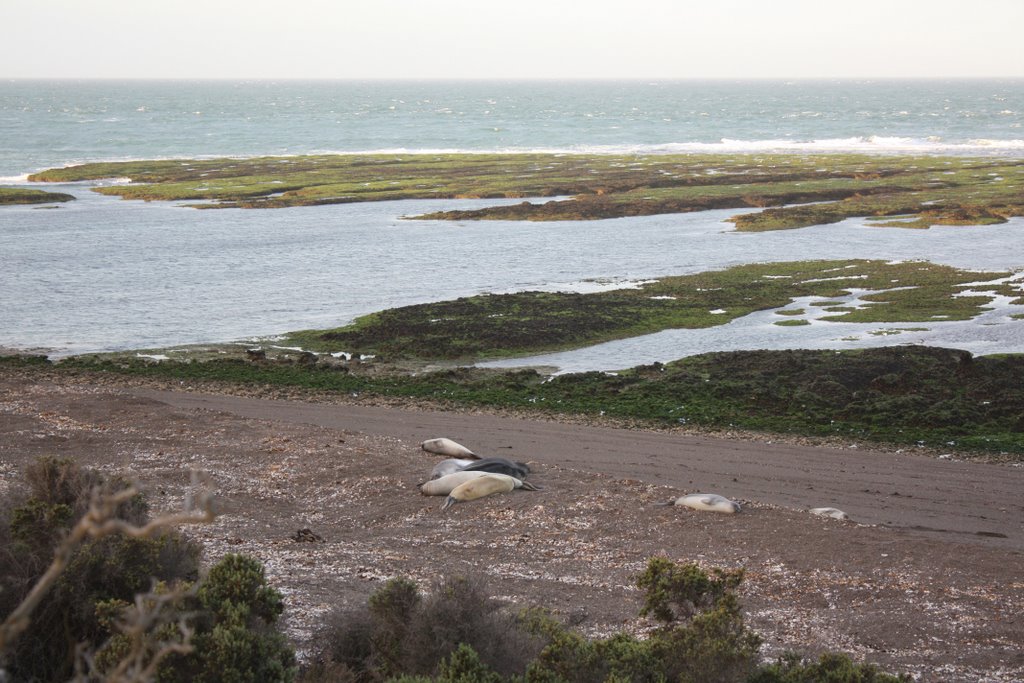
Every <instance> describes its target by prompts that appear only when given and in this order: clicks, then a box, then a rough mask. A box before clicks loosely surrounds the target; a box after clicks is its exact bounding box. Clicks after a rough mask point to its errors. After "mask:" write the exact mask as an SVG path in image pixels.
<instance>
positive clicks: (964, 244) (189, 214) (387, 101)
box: [0, 80, 1024, 369]
mask: <svg viewBox="0 0 1024 683" xmlns="http://www.w3.org/2000/svg"><path fill="white" fill-rule="evenodd" d="M1022 125H1024V81H1019V80H1018V81H939V80H936V81H919V82H915V81H875V82H867V81H865V82H854V81H849V82H815V81H797V82H768V81H752V82H733V81H729V82H726V81H721V82H719V81H699V82H555V81H545V82H400V81H391V82H301V81H286V82H279V83H273V82H228V81H207V82H174V81H159V82H146V81H134V82H106V81H92V82H90V81H84V82H59V81H13V82H0V184H3V185H22V184H25V183H26V182H27V181H26V176H27V174H29V173H31V172H34V171H38V170H41V169H44V168H50V167H55V166H63V165H68V164H72V163H80V162H86V161H100V160H123V159H152V158H191V157H212V156H224V155H229V156H258V155H267V154H305V153H324V152H355V151H402V152H403V153H406V152H407V153H416V152H428V151H436V150H446V151H497V152H502V151H534V150H543V151H562V152H643V153H664V152H768V151H772V152H775V151H779V152H786V153H800V154H806V153H815V152H829V151H854V152H868V153H871V152H878V153H894V154H957V155H995V156H1008V157H1022V156H1024V128H1022ZM51 187H52V186H51ZM52 189H55V190H58V189H59V190H61V191H68V192H70V193H72V194H74V195H76V196H77V197H78V198H79V200H78V201H76V202H72V203H69V204H67V205H64V206H61V207H60V208H52V209H43V208H35V207H30V208H27V207H0V346H6V347H14V348H44V349H48V350H50V351H51V352H52V353H54V354H55V355H61V354H66V353H78V352H86V351H101V350H115V349H132V348H144V347H156V346H167V345H175V344H184V343H192V342H214V341H226V340H231V339H240V338H252V337H258V336H263V335H271V334H275V333H280V332H284V331H288V330H293V329H304V328H315V327H327V326H334V325H340V324H344V323H346V322H348V321H350V320H351V319H352V318H353V317H355V316H357V315H361V314H364V313H368V312H371V311H373V310H379V309H381V308H386V307H390V306H396V305H404V304H409V303H416V302H422V301H430V300H439V299H446V298H450V297H453V296H461V295H468V294H474V293H479V292H502V291H515V290H523V289H566V288H577V289H579V288H586V287H593V286H594V285H593V283H584V282H583V281H585V280H591V279H600V280H604V281H610V282H613V283H616V282H627V281H630V280H636V279H644V278H650V277H656V276H659V275H669V274H680V273H687V272H696V271H700V270H707V269H710V268H722V267H728V266H730V265H736V264H740V263H746V262H751V261H772V260H789V259H791V258H793V255H794V254H799V255H800V257H801V258H812V257H813V258H883V259H908V258H918V259H928V260H932V261H935V262H940V263H949V264H951V265H956V266H961V267H968V268H978V269H981V268H998V269H1020V268H1024V249H1022V248H1021V247H1020V246H1019V245H1020V244H1021V240H1020V238H1019V235H1020V234H1021V233H1020V229H1021V227H1022V224H1021V221H1018V220H1015V221H1011V223H1010V224H1007V225H1002V226H988V227H978V228H969V229H962V228H933V229H931V230H928V231H903V230H878V229H872V228H869V227H866V226H864V225H863V224H862V223H858V222H856V221H848V222H846V223H844V224H842V225H840V226H828V227H823V228H811V229H805V230H794V231H783V232H779V233H762V234H739V233H735V232H732V231H731V230H730V225H729V224H726V223H723V222H722V221H723V219H724V218H727V217H728V216H729V215H733V214H735V213H737V212H736V211H727V212H706V213H701V214H689V215H685V216H654V217H644V218H630V219H618V220H611V221H590V222H579V223H548V224H525V225H524V224H510V223H500V222H487V223H453V224H438V223H433V222H432V223H421V222H416V221H406V220H402V216H405V215H412V214H416V213H418V212H422V211H426V210H432V209H434V208H441V209H448V208H457V207H462V206H471V205H473V202H470V201H444V200H437V201H432V202H384V203H378V204H360V205H339V206H325V207H309V208H296V209H287V210H278V211H245V210H218V211H196V210H193V209H186V208H182V207H179V206H176V205H174V204H170V203H168V204H162V203H149V204H147V203H141V202H125V201H121V200H118V199H115V198H109V197H102V196H100V195H97V194H95V193H93V192H91V191H90V186H89V185H87V184H74V185H70V186H65V187H60V188H58V187H52ZM517 201H518V200H517ZM1014 312H1015V310H1013V309H1012V307H1007V306H1005V305H1001V304H1000V305H999V306H997V307H996V309H995V311H994V313H993V316H992V317H990V318H989V319H986V320H985V321H975V323H973V324H971V325H966V326H965V325H959V326H953V325H952V324H943V325H945V326H946V327H948V328H949V329H948V331H946V332H940V331H937V332H935V334H933V335H931V336H928V338H926V339H925V338H914V337H912V336H911V335H910V333H900V334H898V335H897V334H893V335H877V334H872V330H859V331H858V330H853V329H852V328H848V327H844V326H841V325H837V324H833V323H825V322H813V324H812V325H808V326H805V327H802V328H793V327H791V328H778V326H771V325H770V323H769V326H768V327H766V328H765V327H763V326H762V327H760V328H759V327H758V325H760V324H761V323H764V322H765V321H763V320H760V319H758V318H755V317H751V318H750V319H749V320H747V319H745V320H743V321H736V322H735V323H733V324H731V325H730V326H727V327H723V328H719V329H718V330H717V331H715V333H713V334H712V333H709V332H708V331H701V332H699V333H698V332H680V333H678V338H677V339H676V340H675V341H669V342H666V341H665V340H664V339H660V340H655V339H643V340H634V342H633V343H632V345H631V346H630V345H628V344H627V345H626V346H625V347H623V349H620V350H619V351H616V352H615V354H612V353H611V351H612V349H601V350H600V351H598V352H597V353H596V354H595V353H590V354H589V357H591V358H593V357H595V356H596V357H598V358H602V359H604V360H602V361H601V362H600V363H599V362H597V361H595V360H586V358H587V357H588V354H587V353H584V352H580V353H579V354H578V355H577V356H574V358H575V360H572V359H567V358H564V357H563V358H561V360H560V361H559V363H557V364H558V365H559V366H560V367H564V368H570V367H571V368H573V369H588V368H590V367H593V368H597V367H601V368H602V369H604V368H611V367H624V366H625V365H629V364H632V363H631V362H630V361H632V360H634V359H635V360H636V362H651V361H652V360H670V359H672V358H675V357H680V356H682V355H688V354H690V353H699V352H702V351H708V350H717V349H719V348H732V347H742V348H748V347H749V348H786V347H798V346H802V345H820V344H832V345H834V346H836V347H838V348H845V347H846V346H850V345H869V344H877V343H883V342H884V343H939V344H942V343H946V344H947V345H956V346H959V347H960V348H969V349H970V350H974V351H976V352H979V353H991V352H996V351H997V350H998V351H1000V352H1001V351H1006V350H1016V351H1024V332H1022V331H1021V329H1020V328H1021V323H1020V322H1019V321H1014V320H1013V319H1012V318H1010V317H1009V316H1010V315H1011V314H1013V313H1014ZM943 325H937V326H936V329H937V330H938V328H939V327H943ZM954 327H956V329H955V330H954V329H953V328H954ZM741 328H742V329H741ZM833 328H834V332H833ZM997 328H998V333H996V332H995V331H996V330H997ZM854 337H860V338H861V341H856V340H853V341H851V339H852V338H854ZM880 339H882V340H883V341H882V342H880V341H879V340H880ZM830 348H831V347H830ZM609 358H614V360H610V361H609V360H608V359H609ZM609 362H610V363H611V365H609Z"/></svg>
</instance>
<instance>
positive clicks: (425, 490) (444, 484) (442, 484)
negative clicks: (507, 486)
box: [420, 470, 540, 496]
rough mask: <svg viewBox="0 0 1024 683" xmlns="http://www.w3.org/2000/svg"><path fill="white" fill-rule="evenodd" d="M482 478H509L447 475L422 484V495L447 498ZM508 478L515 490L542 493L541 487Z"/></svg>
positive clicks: (481, 474) (474, 472)
mask: <svg viewBox="0 0 1024 683" xmlns="http://www.w3.org/2000/svg"><path fill="white" fill-rule="evenodd" d="M480 477H508V475H507V474H494V473H491V472H481V471H480V470H471V471H463V472H452V473H451V474H446V475H445V476H443V477H440V478H438V479H431V480H430V481H428V482H424V483H423V484H420V493H422V494H423V495H425V496H447V495H448V494H450V493H451V492H452V491H454V490H455V488H456V487H457V486H459V485H460V484H465V483H466V482H467V481H470V480H472V479H479V478H480ZM508 478H509V479H511V480H512V485H513V487H514V488H517V489H523V490H524V491H540V488H539V487H537V486H534V485H533V484H531V483H529V482H527V481H523V480H522V479H516V478H515V477H508Z"/></svg>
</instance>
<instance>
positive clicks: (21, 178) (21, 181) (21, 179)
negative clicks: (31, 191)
mask: <svg viewBox="0 0 1024 683" xmlns="http://www.w3.org/2000/svg"><path fill="white" fill-rule="evenodd" d="M28 176H29V174H28V173H22V174H21V175H0V184H4V185H27V184H28Z"/></svg>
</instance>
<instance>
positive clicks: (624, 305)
mask: <svg viewBox="0 0 1024 683" xmlns="http://www.w3.org/2000/svg"><path fill="white" fill-rule="evenodd" d="M1006 275H1007V273H977V272H970V271H962V270H957V269H955V268H951V267H949V266H941V265H936V264H931V263H926V262H902V263H887V262H884V261H867V260H860V261H801V262H786V263H768V264H765V263H762V264H751V265H744V266H737V267H734V268H730V269H728V270H722V271H711V272H705V273H698V274H694V275H684V276H676V277H665V278H661V279H658V280H656V281H653V282H649V283H647V284H644V285H642V286H640V287H639V288H637V289H622V290H614V291H607V292H598V293H592V294H575V293H553V292H521V293H516V294H502V295H480V296H473V297H465V298H461V299H456V300H453V301H442V302H437V303H429V304H419V305H415V306H405V307H401V308H394V309H390V310H386V311H380V312H377V313H373V314H371V315H369V316H366V317H363V318H360V319H358V320H356V321H355V322H354V323H353V324H351V325H349V326H347V327H343V328H338V329H333V330H308V331H303V332H296V333H294V334H292V335H290V336H289V337H288V338H287V339H286V340H285V341H284V342H282V343H283V344H285V345H289V346H302V347H303V348H308V349H311V350H314V351H346V352H350V353H359V354H367V355H370V354H373V355H377V356H381V357H383V358H384V359H387V360H389V361H399V360H408V359H419V360H448V361H468V360H474V359H482V358H496V357H508V356H515V355H527V354H534V353H541V352H547V351H554V350H564V349H571V348H579V347H582V346H588V345H591V344H596V343H600V342H605V341H609V340H612V339H620V338H625V337H631V336H637V335H641V334H648V333H652V332H658V331H661V330H665V329H670V328H690V329H697V328H704V327H713V326H715V325H722V324H725V323H727V322H729V321H730V320H733V319H735V318H738V317H741V316H744V315H747V314H749V313H752V312H754V311H758V310H766V309H772V308H779V307H782V306H785V305H787V304H788V303H790V301H792V300H793V299H794V298H797V297H806V296H816V297H822V298H823V299H831V298H835V297H837V296H843V295H846V294H848V293H849V289H850V288H853V287H856V288H859V289H870V290H881V291H880V292H879V293H878V294H875V295H871V296H870V297H867V298H868V299H870V300H871V302H872V305H871V306H870V307H867V308H858V309H853V308H843V309H841V310H840V309H839V308H837V307H833V308H832V309H831V310H830V311H829V312H830V313H831V315H829V316H828V317H827V318H825V319H826V320H830V321H840V322H893V323H898V322H914V321H919V320H933V319H936V316H944V319H967V318H971V317H973V316H976V315H979V314H980V313H982V312H983V310H984V309H983V306H984V305H985V304H987V303H989V301H990V297H989V296H986V295H984V294H979V295H977V296H957V295H958V294H960V293H962V291H963V289H964V287H963V286H964V285H966V284H967V283H973V282H979V281H992V280H995V279H998V278H1001V277H1005V276H1006ZM972 289H973V290H976V291H982V290H985V291H988V292H991V293H992V294H996V293H1003V294H1009V293H1010V292H1011V290H1010V285H1007V284H993V285H991V286H988V285H984V286H973V287H972ZM790 310H792V311H793V313H791V314H793V315H796V314H797V313H796V309H790ZM712 311H724V312H720V313H712ZM800 312H801V313H802V311H800ZM788 324H806V323H805V322H804V321H788Z"/></svg>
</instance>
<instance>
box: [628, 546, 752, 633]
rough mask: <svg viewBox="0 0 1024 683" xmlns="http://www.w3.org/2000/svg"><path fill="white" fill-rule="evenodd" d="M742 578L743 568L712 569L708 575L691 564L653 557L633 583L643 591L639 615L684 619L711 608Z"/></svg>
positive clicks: (659, 619)
mask: <svg viewBox="0 0 1024 683" xmlns="http://www.w3.org/2000/svg"><path fill="white" fill-rule="evenodd" d="M742 581H743V572H742V570H737V571H723V570H721V569H713V570H711V573H710V574H708V573H707V572H705V571H704V570H703V569H701V568H700V567H699V566H698V565H696V564H693V563H689V564H684V565H677V564H675V563H674V562H672V561H670V560H668V559H667V558H664V557H652V558H651V559H650V560H648V562H647V569H646V570H645V571H644V573H643V574H641V575H640V577H639V578H638V579H637V582H636V584H637V587H638V588H640V589H642V590H643V591H644V606H643V608H641V610H640V615H641V616H648V615H651V616H653V617H654V618H655V619H657V620H658V621H661V622H664V623H666V624H671V623H673V622H676V621H682V620H686V619H689V618H691V617H693V616H694V615H695V614H696V613H698V612H699V611H702V610H705V609H710V608H714V607H715V606H716V605H717V604H718V602H719V601H721V600H722V599H723V598H725V597H726V596H727V595H729V594H730V592H731V591H732V590H733V589H735V588H736V587H737V586H739V584H740V583H741V582H742Z"/></svg>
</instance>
